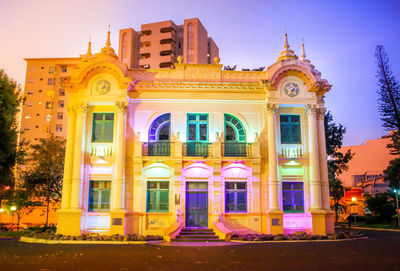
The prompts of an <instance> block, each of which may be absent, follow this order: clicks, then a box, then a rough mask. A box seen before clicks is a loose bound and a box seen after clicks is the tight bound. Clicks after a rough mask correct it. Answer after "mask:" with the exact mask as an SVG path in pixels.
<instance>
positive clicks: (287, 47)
mask: <svg viewBox="0 0 400 271" xmlns="http://www.w3.org/2000/svg"><path fill="white" fill-rule="evenodd" d="M283 48H285V49H289V42H288V39H287V32H286V26H285V44H284V46H283Z"/></svg>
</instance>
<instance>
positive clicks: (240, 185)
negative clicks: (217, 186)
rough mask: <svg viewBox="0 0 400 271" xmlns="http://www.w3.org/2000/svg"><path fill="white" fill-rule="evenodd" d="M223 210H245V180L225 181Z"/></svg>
mask: <svg viewBox="0 0 400 271" xmlns="http://www.w3.org/2000/svg"><path fill="white" fill-rule="evenodd" d="M225 211H226V212H246V211H247V183H245V182H226V183H225Z"/></svg>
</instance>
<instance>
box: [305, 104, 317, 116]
mask: <svg viewBox="0 0 400 271" xmlns="http://www.w3.org/2000/svg"><path fill="white" fill-rule="evenodd" d="M317 109H318V105H317V104H308V105H306V113H307V115H312V116H316V115H317Z"/></svg>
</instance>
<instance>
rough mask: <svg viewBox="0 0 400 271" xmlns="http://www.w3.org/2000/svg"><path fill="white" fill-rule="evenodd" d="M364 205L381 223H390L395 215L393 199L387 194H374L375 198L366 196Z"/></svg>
mask: <svg viewBox="0 0 400 271" xmlns="http://www.w3.org/2000/svg"><path fill="white" fill-rule="evenodd" d="M365 204H366V205H367V208H368V209H369V210H370V211H371V212H372V214H373V215H375V216H378V217H379V218H380V219H381V221H390V220H391V218H392V216H393V215H394V214H395V213H396V208H395V207H394V199H393V197H391V195H390V194H389V193H380V194H376V195H375V197H373V196H371V195H366V196H365Z"/></svg>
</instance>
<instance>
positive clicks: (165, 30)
mask: <svg viewBox="0 0 400 271" xmlns="http://www.w3.org/2000/svg"><path fill="white" fill-rule="evenodd" d="M171 32H174V33H175V32H176V31H175V29H174V28H173V27H171V26H169V27H163V28H161V29H160V33H171Z"/></svg>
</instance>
